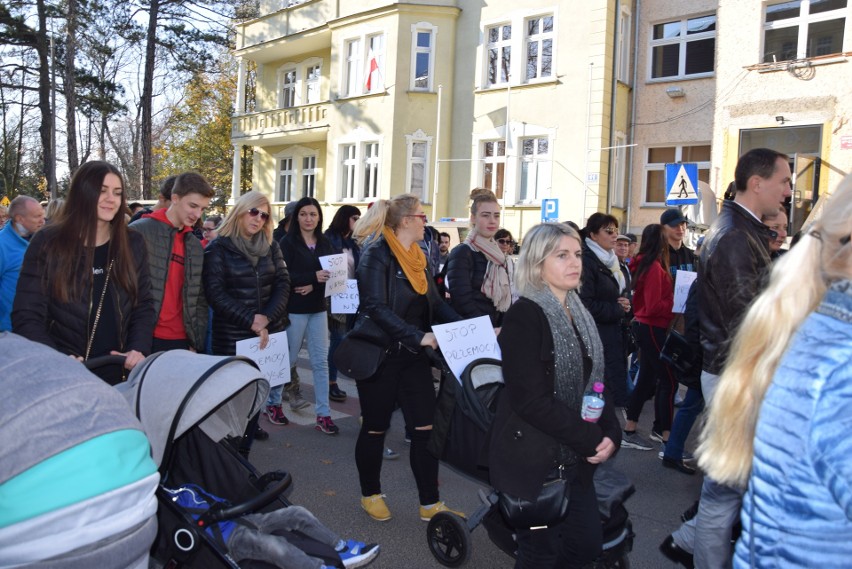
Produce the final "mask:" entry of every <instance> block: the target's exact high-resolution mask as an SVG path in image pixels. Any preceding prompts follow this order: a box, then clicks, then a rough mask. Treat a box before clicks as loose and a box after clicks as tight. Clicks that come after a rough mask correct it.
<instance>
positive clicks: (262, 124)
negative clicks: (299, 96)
mask: <svg viewBox="0 0 852 569" xmlns="http://www.w3.org/2000/svg"><path fill="white" fill-rule="evenodd" d="M328 111H329V104H328V103H319V104H314V105H304V106H302V107H293V108H290V109H274V110H271V111H261V112H259V113H251V114H247V115H240V116H236V117H234V118H233V119H232V120H231V137H232V138H249V137H268V136H274V135H278V134H287V133H289V132H296V131H302V130H306V129H311V128H317V127H324V126H328Z"/></svg>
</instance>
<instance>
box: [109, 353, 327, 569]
mask: <svg viewBox="0 0 852 569" xmlns="http://www.w3.org/2000/svg"><path fill="white" fill-rule="evenodd" d="M119 389H120V390H121V391H122V392H123V394H124V396H125V398H126V399H127V401H128V402H129V403H130V405H131V408H132V409H133V410H134V411H135V413H136V416H137V417H139V419H140V421H141V422H142V425H143V427H144V428H145V432H146V433H147V435H148V438H149V440H150V441H151V452H152V455H153V458H154V461H155V462H156V463H157V465H158V466H159V471H160V475H161V481H160V488H159V489H158V490H157V498H158V500H159V505H160V507H159V511H158V515H157V518H158V522H159V531H158V533H157V539H156V541H155V543H154V547H153V549H152V553H153V556H154V558H155V560H157V561H158V562H159V563H161V564H162V565H163V566H164V567H166V568H169V569H177V568H180V567H195V568H199V569H216V568H234V569H237V568H241V569H247V568H252V569H274V568H273V567H272V566H270V565H268V564H266V563H262V562H256V561H251V562H248V561H242V562H240V563H237V562H236V561H235V560H234V559H233V558H231V557H230V556H229V555H228V551H227V549H226V547H225V546H224V545H223V544H222V543H221V542H219V541H217V540H216V539H213V538H212V537H211V535H210V533H211V532H208V531H205V527H207V526H210V525H211V524H214V523H218V522H223V521H227V520H232V519H236V518H239V517H240V516H243V515H245V514H249V513H253V512H268V511H271V510H275V509H278V508H281V507H286V506H288V505H289V503H288V502H287V501H286V499H285V498H284V493H285V491H287V490H288V489H289V488H290V486H291V482H292V479H291V477H290V475H289V474H288V473H286V472H281V471H275V472H269V473H266V474H263V475H260V473H259V472H258V471H257V470H256V469H255V468H254V467H253V466H252V465H251V464H250V463H249V462H248V461H247V460H246V459H244V458H243V457H242V456H241V455H240V454H239V452H238V444H239V440H240V439H241V437H242V435H243V432H244V431H245V428H246V425H247V424H248V421H249V419H250V418H251V417H252V416H253V415H254V414H255V413H257V411H258V410H259V409H260V408H261V406H262V405H263V404H264V402H265V401H266V397H267V395H268V392H269V383H268V382H267V381H266V379H264V378H263V377H262V376H261V375H260V372H259V371H258V369H257V367H256V366H255V364H254V363H253V362H251V361H250V360H248V359H246V358H242V357H238V356H237V357H221V356H206V355H200V354H194V353H191V352H188V351H184V350H174V351H170V352H162V353H160V354H156V355H154V356H151V357H149V358H147V359H146V360H145V361H144V362H143V363H142V364H140V365H139V366H137V367H136V368H135V369H134V370H133V372H132V373H131V374H130V377H129V378H128V381H127V382H126V383H125V384H122V385H121V386H119ZM188 484H196V485H198V486H200V487H202V488H204V489H205V490H207V491H208V492H210V493H211V494H215V495H216V496H220V497H222V498H224V499H225V500H227V502H229V503H230V504H232V505H231V506H222V505H220V504H217V505H214V506H213V507H211V508H210V509H209V510H208V511H207V512H206V513H205V514H204V515H202V516H201V517H200V518H199V519H198V520H197V521H196V520H195V519H193V517H192V516H191V515H190V513H189V512H187V511H184V510H183V509H182V508H181V507H180V506H178V505H177V504H176V503H175V502H174V501H173V500H172V499H170V496H169V494H168V493H167V492H166V491H165V489H164V488H177V487H181V486H185V485H188ZM281 535H284V536H285V537H286V538H287V540H288V541H289V542H291V543H293V544H295V545H296V546H297V547H299V548H300V549H301V550H302V551H304V552H305V553H307V554H308V555H310V556H312V557H317V558H320V559H322V560H323V562H324V564H325V565H329V566H335V567H343V565H342V564H341V561H340V557H339V556H338V554H337V553H336V552H335V551H334V549H333V548H332V547H329V546H326V545H325V544H322V543H319V542H317V541H314V540H312V539H310V538H308V537H307V536H305V535H302V534H300V533H299V532H286V533H283V534H281Z"/></svg>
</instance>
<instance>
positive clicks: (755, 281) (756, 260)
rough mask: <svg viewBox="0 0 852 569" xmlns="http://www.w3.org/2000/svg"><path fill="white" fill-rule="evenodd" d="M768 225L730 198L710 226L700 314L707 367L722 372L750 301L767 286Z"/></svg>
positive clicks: (703, 253) (702, 269)
mask: <svg viewBox="0 0 852 569" xmlns="http://www.w3.org/2000/svg"><path fill="white" fill-rule="evenodd" d="M771 237H772V235H771V231H770V229H769V228H768V227H767V226H765V225H764V224H762V223H761V222H760V221H758V220H757V218H755V217H754V216H753V215H752V214H751V213H749V212H748V210H746V209H745V208H744V207H742V206H741V205H739V204H737V203H735V202H733V201H730V200H727V201H725V202H723V203H722V211H721V213H720V214H719V218H718V219H717V220H716V221H715V222H714V223H713V225H712V226H711V227H710V232H709V233H708V234H707V237H706V238H705V239H704V246H703V247H702V249H701V261H700V262H699V264H698V281H699V285H698V311H699V312H698V316H699V320H700V329H701V347H702V348H703V351H704V362H703V369H704V371H707V372H709V373H713V374H719V373H721V371H722V368H723V367H724V366H725V360H726V358H727V356H728V348H729V343H730V341H731V340H732V339H733V337H734V334H735V333H736V331H737V327H738V326H739V323H740V320H741V319H742V317H743V316H744V315H745V312H746V309H747V308H748V307H749V305H750V304H751V301H752V300H754V298H755V297H756V296H757V295H758V294H759V293H760V291H761V290H762V288H763V285H764V277H765V275H766V272H767V268H768V267H769V265H770V264H771V261H770V259H769V240H770V238H771Z"/></svg>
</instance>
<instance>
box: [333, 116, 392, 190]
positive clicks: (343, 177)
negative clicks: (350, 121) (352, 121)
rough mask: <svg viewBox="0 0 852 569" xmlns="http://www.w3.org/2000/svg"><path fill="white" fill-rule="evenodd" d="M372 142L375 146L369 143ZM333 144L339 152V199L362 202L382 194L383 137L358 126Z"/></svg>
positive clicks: (337, 185)
mask: <svg viewBox="0 0 852 569" xmlns="http://www.w3.org/2000/svg"><path fill="white" fill-rule="evenodd" d="M374 144H375V145H376V146H375V147H373V146H371V145H374ZM335 146H336V148H337V156H338V162H337V184H336V187H337V188H338V190H337V195H338V197H339V199H340V201H343V202H360V203H363V202H365V201H368V200H373V199H376V198H378V197H379V196H380V194H381V177H382V150H383V146H384V145H383V144H382V137H381V136H380V135H377V134H375V133H372V132H369V131H367V130H366V129H363V128H361V127H358V128H356V129H355V130H353V131H352V132H351V133H349V134H348V135H346V136H344V137H341V138H339V139H338V140H337V141H336V142H335ZM373 150H375V152H372V151H373ZM367 186H369V190H366V188H367Z"/></svg>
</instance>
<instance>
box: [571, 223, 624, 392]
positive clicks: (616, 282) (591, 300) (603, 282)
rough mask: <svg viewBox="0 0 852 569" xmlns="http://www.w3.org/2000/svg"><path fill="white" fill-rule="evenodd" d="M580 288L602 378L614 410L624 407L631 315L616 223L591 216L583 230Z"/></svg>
mask: <svg viewBox="0 0 852 569" xmlns="http://www.w3.org/2000/svg"><path fill="white" fill-rule="evenodd" d="M583 235H585V239H584V241H583V286H582V287H581V288H580V298H581V299H582V300H583V304H584V305H586V309H587V310H588V311H589V312H590V313H591V315H592V318H594V319H595V324H597V326H598V334H600V337H601V342H603V346H604V358H605V359H606V372H605V378H606V381H607V384H608V385H609V388H610V390H611V391H612V395H613V399H614V400H615V406H616V407H626V406H627V403H628V397H627V353H626V351H625V346H624V326H625V322H624V319H625V317H626V315H627V314H628V313H629V312H630V300H628V298H627V295H628V291H627V282H626V280H625V278H624V274H623V273H622V272H621V265H620V264H619V262H618V257H617V256H616V255H615V251H614V249H615V243H616V240H617V239H618V220H617V219H615V217H613V216H611V215H609V214H605V213H593V214H592V215H591V216H590V217H589V220H588V222H587V223H586V227H585V228H584V229H583Z"/></svg>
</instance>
